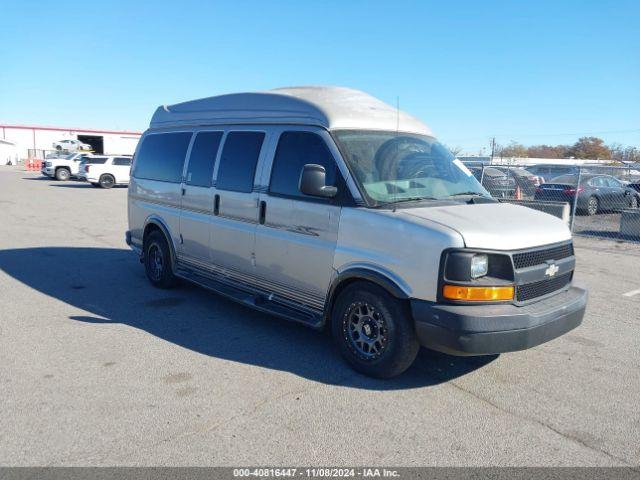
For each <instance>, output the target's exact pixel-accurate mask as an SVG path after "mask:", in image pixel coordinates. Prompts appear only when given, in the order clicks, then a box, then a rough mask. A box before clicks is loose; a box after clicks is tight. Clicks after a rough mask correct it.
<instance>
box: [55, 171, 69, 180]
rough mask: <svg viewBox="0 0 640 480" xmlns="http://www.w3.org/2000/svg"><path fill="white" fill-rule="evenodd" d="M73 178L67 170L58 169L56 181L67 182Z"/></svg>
mask: <svg viewBox="0 0 640 480" xmlns="http://www.w3.org/2000/svg"><path fill="white" fill-rule="evenodd" d="M70 178H71V172H70V171H69V170H67V169H66V168H58V169H57V170H56V180H59V181H61V182H66V181H67V180H69V179H70Z"/></svg>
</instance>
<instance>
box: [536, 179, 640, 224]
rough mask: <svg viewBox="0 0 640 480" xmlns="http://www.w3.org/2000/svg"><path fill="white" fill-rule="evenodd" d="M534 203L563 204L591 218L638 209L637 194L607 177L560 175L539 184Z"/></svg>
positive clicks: (639, 202) (638, 197) (639, 196)
mask: <svg viewBox="0 0 640 480" xmlns="http://www.w3.org/2000/svg"><path fill="white" fill-rule="evenodd" d="M535 199H536V200H547V201H555V202H567V203H569V204H571V205H572V206H573V204H574V203H575V202H576V201H577V203H576V205H575V207H576V211H577V212H578V213H583V214H587V215H595V214H597V213H602V212H610V211H618V210H624V209H627V208H638V205H639V204H640V194H639V193H638V192H637V191H636V190H634V189H633V188H630V187H628V186H626V185H624V184H623V183H622V182H621V181H620V180H618V179H617V178H615V177H612V176H611V175H595V174H588V173H585V174H582V175H580V185H578V175H563V176H560V177H557V178H554V179H552V180H550V181H549V182H548V183H545V184H544V185H540V186H539V187H538V189H537V190H536V194H535Z"/></svg>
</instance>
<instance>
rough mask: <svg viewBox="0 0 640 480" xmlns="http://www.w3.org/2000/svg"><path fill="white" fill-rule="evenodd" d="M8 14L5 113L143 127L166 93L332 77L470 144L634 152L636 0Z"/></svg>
mask: <svg viewBox="0 0 640 480" xmlns="http://www.w3.org/2000/svg"><path fill="white" fill-rule="evenodd" d="M525 3H526V4H525ZM0 12H1V13H0V59H1V62H0V123H25V124H43V125H55V126H70V127H73V126H80V127H84V128H89V127H95V128H109V129H116V128H117V129H134V130H144V129H145V127H146V126H147V125H148V121H149V118H150V116H151V114H152V112H153V110H154V108H155V107H156V106H157V105H159V104H163V103H175V102H180V101H183V100H189V99H193V98H199V97H205V96H210V95H217V94H221V93H230V92H238V91H252V90H264V89H270V88H274V87H279V86H290V85H309V84H315V85H318V84H325V85H326V84H331V85H344V86H349V87H353V88H358V89H361V90H365V91H367V92H369V93H371V94H373V95H375V96H377V97H379V98H381V99H382V100H385V101H387V102H389V103H391V104H395V101H396V96H399V97H400V104H401V108H402V109H403V110H407V111H408V112H410V113H412V114H414V115H417V116H419V117H420V118H422V119H423V120H424V121H425V122H426V123H427V124H429V125H430V126H431V127H432V129H433V130H434V131H435V133H436V135H437V136H438V137H440V138H441V139H442V140H443V141H444V142H446V143H447V144H449V145H450V146H461V147H464V148H465V149H466V150H471V151H477V150H478V149H479V148H480V147H482V146H486V145H487V144H488V141H489V138H490V137H491V136H492V135H496V136H497V139H498V141H499V142H500V143H507V142H508V141H510V140H515V141H520V142H523V143H525V144H532V143H554V144H555V143H573V142H574V141H575V140H576V139H577V137H578V136H579V135H587V134H594V135H598V136H601V137H603V138H604V139H605V140H606V141H607V142H620V143H623V144H630V145H638V146H640V34H639V24H638V19H639V18H640V2H638V1H637V0H635V1H632V0H629V1H604V0H593V1H588V0H584V1H569V0H554V1H546V0H538V1H528V2H517V1H504V2H492V1H482V2H480V1H450V2H444V1H416V2H400V1H393V0H388V1H385V2H370V1H337V2H320V1H295V2H294V1H291V2H267V1H257V2H245V1H229V2H206V1H194V2H191V1H185V0H181V1H175V2H162V1H155V2H154V1H149V2H135V1H126V2H125V1H123V2H119V1H112V2H91V1H82V2H80V1H78V2H67V1H56V2H28V1H13V0H10V1H8V2H7V1H4V2H3V3H2V8H1V10H0ZM605 132H609V133H605Z"/></svg>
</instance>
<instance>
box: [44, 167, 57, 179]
mask: <svg viewBox="0 0 640 480" xmlns="http://www.w3.org/2000/svg"><path fill="white" fill-rule="evenodd" d="M40 173H42V174H43V175H46V176H47V177H53V175H55V173H56V172H55V170H54V169H53V168H52V167H44V168H42V169H41V170H40Z"/></svg>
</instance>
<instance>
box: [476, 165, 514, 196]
mask: <svg viewBox="0 0 640 480" xmlns="http://www.w3.org/2000/svg"><path fill="white" fill-rule="evenodd" d="M480 175H481V178H482V186H483V187H484V188H486V189H487V190H488V191H489V193H490V194H491V196H493V197H496V198H513V197H514V195H515V193H516V185H517V182H516V179H515V178H514V177H513V176H512V175H509V174H508V173H507V172H506V171H502V170H500V169H499V168H495V167H493V166H492V167H484V172H482V171H481V172H480Z"/></svg>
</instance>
